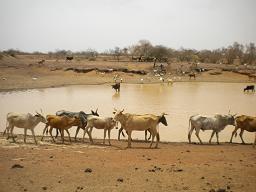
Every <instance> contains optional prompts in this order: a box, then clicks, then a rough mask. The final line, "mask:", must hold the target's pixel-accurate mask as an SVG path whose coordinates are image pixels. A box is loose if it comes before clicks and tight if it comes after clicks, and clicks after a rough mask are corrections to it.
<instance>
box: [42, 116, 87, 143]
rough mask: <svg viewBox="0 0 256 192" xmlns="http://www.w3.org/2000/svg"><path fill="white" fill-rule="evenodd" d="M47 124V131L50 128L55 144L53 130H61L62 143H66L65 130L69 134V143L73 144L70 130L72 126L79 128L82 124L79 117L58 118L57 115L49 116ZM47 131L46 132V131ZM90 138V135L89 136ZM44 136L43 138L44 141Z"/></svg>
mask: <svg viewBox="0 0 256 192" xmlns="http://www.w3.org/2000/svg"><path fill="white" fill-rule="evenodd" d="M46 119H47V124H46V126H45V129H46V128H47V127H48V126H50V130H49V132H50V135H51V137H52V140H53V142H55V140H54V138H53V136H52V129H53V128H56V129H59V130H60V132H61V138H62V143H64V130H65V131H66V132H67V134H68V137H69V141H70V142H71V138H70V134H69V131H68V129H69V128H71V127H72V126H77V125H79V124H80V118H79V117H77V116H74V117H68V116H66V115H64V116H57V115H47V116H46ZM44 131H45V130H44ZM89 136H90V135H89ZM43 137H44V135H43V136H42V139H41V140H43ZM90 138H91V137H90Z"/></svg>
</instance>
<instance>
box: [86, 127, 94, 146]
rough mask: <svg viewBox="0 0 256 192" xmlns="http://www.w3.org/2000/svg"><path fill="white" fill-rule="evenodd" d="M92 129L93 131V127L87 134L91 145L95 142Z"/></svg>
mask: <svg viewBox="0 0 256 192" xmlns="http://www.w3.org/2000/svg"><path fill="white" fill-rule="evenodd" d="M92 129H93V127H91V128H90V130H89V131H88V132H87V133H88V136H89V139H90V141H91V143H93V140H92Z"/></svg>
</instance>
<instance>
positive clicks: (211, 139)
mask: <svg viewBox="0 0 256 192" xmlns="http://www.w3.org/2000/svg"><path fill="white" fill-rule="evenodd" d="M214 133H215V131H214V130H213V131H212V135H211V138H210V140H209V143H210V144H211V142H212V137H213V135H214Z"/></svg>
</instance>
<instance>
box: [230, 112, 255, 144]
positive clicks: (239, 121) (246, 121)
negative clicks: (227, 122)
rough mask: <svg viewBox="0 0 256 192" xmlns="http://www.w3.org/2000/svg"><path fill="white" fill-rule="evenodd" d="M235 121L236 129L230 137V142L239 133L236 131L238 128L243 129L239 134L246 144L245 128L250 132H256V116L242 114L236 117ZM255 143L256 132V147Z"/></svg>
mask: <svg viewBox="0 0 256 192" xmlns="http://www.w3.org/2000/svg"><path fill="white" fill-rule="evenodd" d="M235 121H236V125H235V130H234V131H233V132H232V135H231V138H230V143H232V139H233V136H234V134H235V136H236V135H237V133H236V132H237V130H238V129H241V131H240V134H239V136H240V138H241V140H242V143H243V144H244V143H245V142H244V140H243V133H244V130H246V131H248V132H256V117H252V116H247V115H241V116H238V117H236V118H235ZM255 144H256V134H255V139H254V144H253V147H255Z"/></svg>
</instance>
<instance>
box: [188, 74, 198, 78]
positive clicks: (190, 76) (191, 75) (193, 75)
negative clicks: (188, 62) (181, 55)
mask: <svg viewBox="0 0 256 192" xmlns="http://www.w3.org/2000/svg"><path fill="white" fill-rule="evenodd" d="M188 76H189V79H191V78H192V77H194V79H196V74H195V73H190V74H189V75H188Z"/></svg>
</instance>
